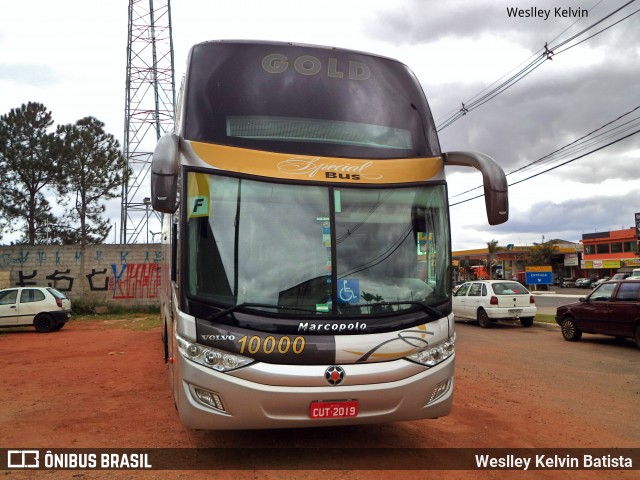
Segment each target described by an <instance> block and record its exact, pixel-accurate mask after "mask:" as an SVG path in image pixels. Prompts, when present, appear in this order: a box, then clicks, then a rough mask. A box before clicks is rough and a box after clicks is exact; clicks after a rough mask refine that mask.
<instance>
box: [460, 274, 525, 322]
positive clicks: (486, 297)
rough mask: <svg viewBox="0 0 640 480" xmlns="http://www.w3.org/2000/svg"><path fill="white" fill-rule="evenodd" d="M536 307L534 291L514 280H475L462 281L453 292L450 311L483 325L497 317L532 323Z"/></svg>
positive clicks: (497, 318) (498, 318) (496, 319)
mask: <svg viewBox="0 0 640 480" xmlns="http://www.w3.org/2000/svg"><path fill="white" fill-rule="evenodd" d="M536 312H537V308H536V304H535V300H534V299H533V295H531V293H530V292H529V290H527V289H526V288H525V286H524V285H522V284H521V283H519V282H516V281H513V280H478V281H475V282H467V283H465V284H463V285H462V286H461V287H460V288H459V289H458V290H457V291H456V293H455V294H454V295H453V314H454V315H455V316H456V317H461V318H471V319H475V320H477V321H478V324H479V325H480V326H481V327H483V328H486V327H488V326H490V325H491V322H496V321H498V320H510V321H514V320H520V323H521V324H522V326H523V327H530V326H531V325H533V319H534V318H535V316H536Z"/></svg>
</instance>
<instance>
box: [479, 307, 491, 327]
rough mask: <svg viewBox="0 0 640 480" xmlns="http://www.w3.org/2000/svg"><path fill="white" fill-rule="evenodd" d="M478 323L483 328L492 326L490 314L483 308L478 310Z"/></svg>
mask: <svg viewBox="0 0 640 480" xmlns="http://www.w3.org/2000/svg"><path fill="white" fill-rule="evenodd" d="M478 325H480V326H481V327H482V328H488V327H489V326H491V320H489V315H487V312H485V311H484V310H483V309H480V310H478Z"/></svg>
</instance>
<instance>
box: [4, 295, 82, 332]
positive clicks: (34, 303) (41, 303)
mask: <svg viewBox="0 0 640 480" xmlns="http://www.w3.org/2000/svg"><path fill="white" fill-rule="evenodd" d="M69 319H71V300H69V299H68V298H67V297H66V296H65V295H64V294H63V293H60V292H59V291H58V290H56V289H55V288H50V287H18V288H5V289H4V290H0V327H23V326H25V325H33V326H34V327H35V328H36V330H37V331H38V332H52V331H54V330H60V329H61V328H62V327H64V324H65V323H66V322H67V321H69Z"/></svg>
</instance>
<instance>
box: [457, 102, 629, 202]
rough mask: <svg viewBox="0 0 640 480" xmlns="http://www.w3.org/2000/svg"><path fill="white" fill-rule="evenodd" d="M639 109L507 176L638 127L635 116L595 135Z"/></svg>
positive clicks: (624, 114)
mask: <svg viewBox="0 0 640 480" xmlns="http://www.w3.org/2000/svg"><path fill="white" fill-rule="evenodd" d="M637 110H640V105H638V106H637V107H634V108H632V109H631V110H629V111H627V112H625V113H623V114H622V115H619V116H618V117H617V118H615V119H613V120H611V121H609V122H607V123H605V124H603V125H601V126H600V127H598V128H596V129H595V130H592V131H591V132H589V133H587V134H585V135H583V136H582V137H580V138H578V139H576V140H574V141H573V142H570V143H568V144H566V145H564V146H563V147H560V148H558V149H556V150H554V151H553V152H551V153H548V154H547V155H544V156H543V157H540V158H539V159H537V160H534V161H533V162H530V163H528V164H527V165H525V166H523V167H521V168H518V169H516V170H513V171H512V172H509V173H508V174H507V176H510V175H513V174H514V173H518V172H524V171H526V170H528V169H531V168H532V167H534V166H541V165H544V164H549V163H551V162H555V161H558V160H561V159H562V158H566V157H567V156H569V155H572V154H575V153H578V152H579V151H581V150H584V149H585V148H589V147H591V146H592V145H594V144H597V143H598V142H602V141H603V140H608V139H610V138H613V137H615V136H617V135H620V134H621V133H624V132H626V131H629V130H631V129H633V128H635V127H636V122H640V117H636V118H633V119H631V120H629V121H627V122H625V123H622V124H620V125H618V126H616V127H613V128H611V129H609V130H606V131H605V132H603V133H601V134H600V135H596V136H593V135H594V134H595V133H598V132H600V131H601V130H603V129H604V128H606V127H609V126H611V125H613V124H614V123H616V122H618V121H620V120H622V119H623V118H624V117H626V116H628V115H630V114H632V113H633V112H635V111H637ZM623 127H625V128H623ZM589 137H591V138H589ZM625 138H626V137H625ZM581 142H582V144H581ZM558 154H560V155H558ZM558 156H559V158H556V157H558ZM480 188H483V187H482V185H479V186H477V187H474V188H471V189H469V190H465V191H464V192H460V193H457V194H455V195H452V196H451V197H450V198H456V197H459V196H462V195H464V194H466V193H470V192H473V191H474V190H478V189H480ZM473 198H478V197H473ZM469 200H472V199H469Z"/></svg>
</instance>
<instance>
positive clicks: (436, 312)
mask: <svg viewBox="0 0 640 480" xmlns="http://www.w3.org/2000/svg"><path fill="white" fill-rule="evenodd" d="M392 305H416V306H418V307H420V308H421V309H422V310H423V311H424V312H426V313H428V314H429V315H432V316H434V317H436V318H441V317H444V314H443V313H442V312H441V311H439V310H438V309H436V308H434V307H432V306H430V305H427V304H426V303H424V302H419V301H415V300H407V301H406V302H379V303H362V304H359V305H350V306H353V307H386V306H392Z"/></svg>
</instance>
